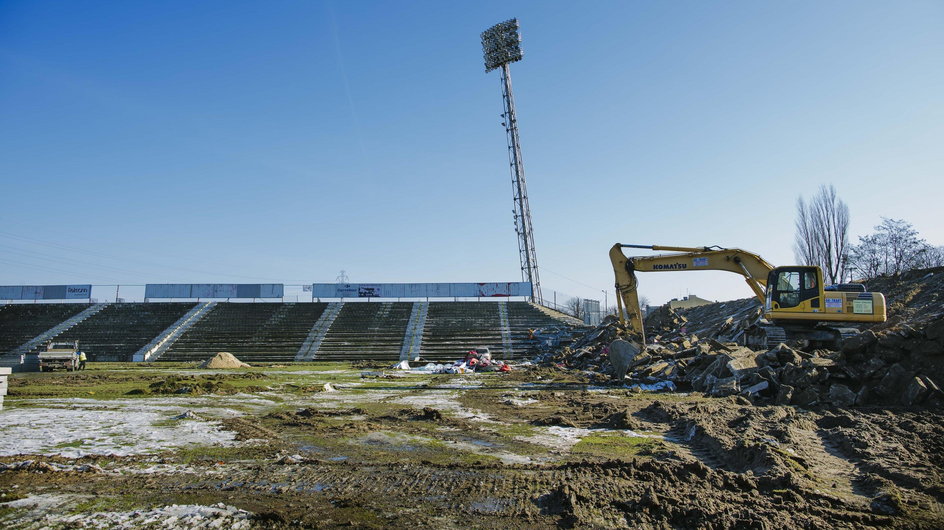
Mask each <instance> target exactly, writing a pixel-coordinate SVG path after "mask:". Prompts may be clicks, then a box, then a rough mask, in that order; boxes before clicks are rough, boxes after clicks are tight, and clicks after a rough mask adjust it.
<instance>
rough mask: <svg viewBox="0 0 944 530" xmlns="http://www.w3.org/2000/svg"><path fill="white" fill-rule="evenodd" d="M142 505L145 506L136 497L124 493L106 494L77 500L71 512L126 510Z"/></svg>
mask: <svg viewBox="0 0 944 530" xmlns="http://www.w3.org/2000/svg"><path fill="white" fill-rule="evenodd" d="M142 507H143V506H142V505H141V503H140V502H139V501H138V500H137V499H136V498H134V497H130V496H127V497H126V496H123V495H105V496H101V497H99V496H96V497H91V498H89V499H85V500H81V501H77V502H76V503H75V504H73V505H72V506H71V507H70V509H69V512H70V513H73V514H79V513H98V512H125V511H130V510H134V509H137V508H142Z"/></svg>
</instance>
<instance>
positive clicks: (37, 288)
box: [0, 285, 92, 300]
mask: <svg viewBox="0 0 944 530" xmlns="http://www.w3.org/2000/svg"><path fill="white" fill-rule="evenodd" d="M91 297H92V286H91V285H3V286H0V300H81V299H88V298H91Z"/></svg>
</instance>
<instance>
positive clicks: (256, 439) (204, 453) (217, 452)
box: [0, 363, 944, 528]
mask: <svg viewBox="0 0 944 530" xmlns="http://www.w3.org/2000/svg"><path fill="white" fill-rule="evenodd" d="M91 368H92V369H91V370H89V371H86V372H80V373H75V374H72V373H70V374H63V373H52V374H50V373H43V374H39V373H36V374H16V375H15V376H13V377H12V378H11V379H10V386H9V396H8V398H7V401H6V403H5V405H6V407H5V409H4V410H3V411H2V412H0V495H2V497H0V501H2V504H0V525H2V526H4V527H12V528H45V527H52V528H57V527H61V528H142V527H145V528H146V527H149V526H150V527H154V528H158V527H160V528H165V527H186V528H219V527H222V528H273V527H274V528H278V527H285V528H289V527H336V526H355V527H368V528H369V527H378V528H379V527H432V528H453V527H454V528H467V527H486V528H492V527H506V528H525V527H527V528H534V527H537V528H541V527H557V526H565V527H571V526H573V527H643V528H646V527H658V528H663V527H678V528H695V527H697V528H730V527H739V528H786V527H791V528H792V527H817V528H835V527H856V528H861V527H871V526H874V527H907V528H915V527H918V528H920V527H925V528H940V527H941V526H942V524H944V509H942V501H944V481H942V469H944V415H942V414H941V412H940V411H936V410H928V409H920V408H912V409H902V408H889V407H884V408H849V409H831V408H817V409H813V410H805V409H802V408H797V407H791V406H755V405H751V404H750V403H749V402H748V401H746V400H745V399H744V398H740V397H726V398H706V397H703V396H702V395H700V394H653V393H640V392H633V391H631V390H628V389H627V388H625V387H617V386H597V385H595V384H593V383H592V382H591V381H590V380H588V379H587V378H586V377H584V376H583V375H581V374H580V373H579V372H575V371H566V370H555V369H548V368H540V369H538V368H535V369H532V370H529V369H527V368H520V369H516V370H514V371H513V372H511V373H509V374H463V375H431V374H423V373H405V372H398V371H395V370H390V369H386V370H385V369H383V368H379V367H371V366H357V367H354V366H351V365H348V364H337V363H335V364H318V365H312V364H306V365H290V366H267V367H261V368H259V367H257V368H252V369H243V370H228V371H225V370H216V371H214V370H200V369H194V368H191V367H188V366H184V365H160V366H158V365H155V366H134V367H132V366H131V365H118V364H114V365H92V366H91ZM326 384H327V386H326Z"/></svg>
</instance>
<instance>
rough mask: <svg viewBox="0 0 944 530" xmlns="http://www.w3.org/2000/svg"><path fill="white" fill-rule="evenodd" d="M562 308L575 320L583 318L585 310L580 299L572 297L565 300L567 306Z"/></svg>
mask: <svg viewBox="0 0 944 530" xmlns="http://www.w3.org/2000/svg"><path fill="white" fill-rule="evenodd" d="M564 308H565V309H566V310H567V312H568V313H570V314H571V315H573V316H574V317H576V318H580V319H582V318H583V317H584V310H585V308H584V306H583V300H582V299H580V298H577V297H574V298H571V299H570V300H567V304H565V305H564Z"/></svg>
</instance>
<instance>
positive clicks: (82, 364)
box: [79, 351, 88, 370]
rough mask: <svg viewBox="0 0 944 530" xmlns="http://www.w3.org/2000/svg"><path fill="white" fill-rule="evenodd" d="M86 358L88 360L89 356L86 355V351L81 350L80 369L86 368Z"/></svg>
mask: <svg viewBox="0 0 944 530" xmlns="http://www.w3.org/2000/svg"><path fill="white" fill-rule="evenodd" d="M86 360H88V358H87V357H85V352H84V351H80V352H79V370H85V361H86Z"/></svg>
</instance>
